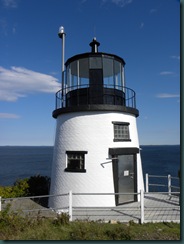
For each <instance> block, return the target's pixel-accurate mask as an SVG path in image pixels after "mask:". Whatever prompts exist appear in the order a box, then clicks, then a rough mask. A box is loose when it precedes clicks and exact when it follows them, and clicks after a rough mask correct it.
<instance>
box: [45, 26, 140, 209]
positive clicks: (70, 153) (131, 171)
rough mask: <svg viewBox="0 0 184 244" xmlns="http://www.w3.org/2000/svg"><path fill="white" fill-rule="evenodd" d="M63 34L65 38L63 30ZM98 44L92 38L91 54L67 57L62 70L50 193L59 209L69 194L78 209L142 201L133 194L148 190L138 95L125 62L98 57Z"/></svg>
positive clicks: (110, 56) (114, 57)
mask: <svg viewBox="0 0 184 244" xmlns="http://www.w3.org/2000/svg"><path fill="white" fill-rule="evenodd" d="M59 35H60V37H61V38H63V39H64V37H65V33H64V29H63V28H60V33H59ZM63 43H64V40H63ZM99 45H100V43H99V42H98V41H97V40H96V38H94V39H93V40H92V42H91V43H90V46H91V52H87V53H82V54H78V55H75V56H73V57H71V58H69V59H68V60H67V61H66V63H65V68H64V65H63V68H62V72H63V76H62V77H63V79H62V89H61V90H59V91H58V92H57V93H56V108H55V110H54V111H53V117H54V118H55V119H56V122H57V126H56V135H55V145H54V154H53V163H52V175H51V188H50V194H51V195H62V196H55V197H50V200H49V205H50V207H52V208H55V209H64V208H65V207H67V206H68V196H65V194H67V193H68V192H69V191H72V192H73V193H74V195H73V206H74V207H75V206H76V207H112V206H116V205H119V204H122V203H128V202H132V201H138V200H139V199H138V198H137V195H136V194H135V193H137V192H140V190H141V189H144V183H143V173H142V163H141V157H140V148H139V140H138V133H137V125H136V118H137V117H138V115H139V111H138V110H137V108H136V94H135V92H134V91H133V90H132V89H130V88H128V87H126V86H125V78H124V66H125V61H124V60H123V59H122V58H121V57H119V56H117V55H114V54H109V53H104V52H99V51H98V47H99ZM63 52H64V48H63ZM63 56H64V55H63ZM78 193H80V194H78ZM84 193H86V194H84ZM93 193H95V194H93ZM107 193H111V194H107ZM112 193H113V194H112ZM114 193H117V194H114ZM119 193H131V194H127V195H125V194H119ZM118 194H119V195H118Z"/></svg>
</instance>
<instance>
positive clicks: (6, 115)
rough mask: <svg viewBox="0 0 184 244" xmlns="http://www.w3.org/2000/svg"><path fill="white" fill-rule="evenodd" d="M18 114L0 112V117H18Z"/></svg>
mask: <svg viewBox="0 0 184 244" xmlns="http://www.w3.org/2000/svg"><path fill="white" fill-rule="evenodd" d="M19 118H20V116H19V115H17V114H10V113H0V119H19Z"/></svg>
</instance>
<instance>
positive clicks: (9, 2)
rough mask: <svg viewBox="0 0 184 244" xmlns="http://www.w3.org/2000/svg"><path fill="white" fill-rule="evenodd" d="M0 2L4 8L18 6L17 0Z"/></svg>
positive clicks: (2, 0)
mask: <svg viewBox="0 0 184 244" xmlns="http://www.w3.org/2000/svg"><path fill="white" fill-rule="evenodd" d="M1 2H2V4H3V6H4V7H5V8H17V6H18V3H17V0H1Z"/></svg>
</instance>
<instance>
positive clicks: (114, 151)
mask: <svg viewBox="0 0 184 244" xmlns="http://www.w3.org/2000/svg"><path fill="white" fill-rule="evenodd" d="M137 153H139V148H136V147H133V148H109V155H110V156H111V157H112V158H113V159H112V170H113V180H114V192H115V193H119V185H118V164H117V163H118V158H117V157H118V155H133V164H134V165H133V166H134V193H137ZM133 199H134V200H133V201H128V202H124V203H119V195H115V203H116V206H117V205H122V204H126V203H130V202H135V201H137V195H136V194H135V195H134V198H133Z"/></svg>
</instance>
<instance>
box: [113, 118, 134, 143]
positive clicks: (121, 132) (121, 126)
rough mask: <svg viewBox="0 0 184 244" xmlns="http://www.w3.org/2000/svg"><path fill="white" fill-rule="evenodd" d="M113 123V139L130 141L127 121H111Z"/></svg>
mask: <svg viewBox="0 0 184 244" xmlns="http://www.w3.org/2000/svg"><path fill="white" fill-rule="evenodd" d="M112 123H113V124H114V141H131V140H130V133H129V123H125V122H112Z"/></svg>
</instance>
